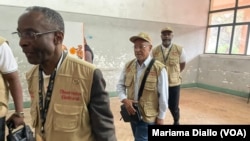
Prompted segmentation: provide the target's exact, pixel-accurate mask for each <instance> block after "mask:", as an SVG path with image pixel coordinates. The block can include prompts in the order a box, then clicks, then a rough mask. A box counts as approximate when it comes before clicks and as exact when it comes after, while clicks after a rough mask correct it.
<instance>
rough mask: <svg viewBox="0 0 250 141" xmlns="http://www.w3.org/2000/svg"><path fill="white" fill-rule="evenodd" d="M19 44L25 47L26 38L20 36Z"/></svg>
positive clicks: (27, 42)
mask: <svg viewBox="0 0 250 141" xmlns="http://www.w3.org/2000/svg"><path fill="white" fill-rule="evenodd" d="M19 45H20V47H22V48H24V47H27V46H28V45H29V41H28V40H27V39H25V38H22V37H20V39H19Z"/></svg>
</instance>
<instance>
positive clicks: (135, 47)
mask: <svg viewBox="0 0 250 141" xmlns="http://www.w3.org/2000/svg"><path fill="white" fill-rule="evenodd" d="M148 46H149V45H141V46H133V47H134V49H138V48H139V49H143V48H146V47H148Z"/></svg>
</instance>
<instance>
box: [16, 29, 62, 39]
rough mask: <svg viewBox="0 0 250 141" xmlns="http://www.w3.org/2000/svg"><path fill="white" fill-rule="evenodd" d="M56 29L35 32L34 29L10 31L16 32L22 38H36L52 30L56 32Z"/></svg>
mask: <svg viewBox="0 0 250 141" xmlns="http://www.w3.org/2000/svg"><path fill="white" fill-rule="evenodd" d="M57 31H58V30H51V31H47V32H42V33H36V32H34V31H25V32H22V33H21V32H12V34H17V35H18V36H19V38H24V39H35V40H36V39H37V38H38V37H39V36H41V35H44V34H49V33H53V32H57Z"/></svg>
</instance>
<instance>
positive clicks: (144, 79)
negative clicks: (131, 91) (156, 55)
mask: <svg viewBox="0 0 250 141" xmlns="http://www.w3.org/2000/svg"><path fill="white" fill-rule="evenodd" d="M154 62H155V59H152V60H151V61H150V63H149V65H148V67H147V69H146V71H145V73H144V76H143V79H142V81H141V86H140V89H139V92H138V101H139V100H140V98H141V96H142V91H143V89H144V85H145V82H146V79H147V76H148V74H149V72H150V69H151V67H152V66H153V64H154Z"/></svg>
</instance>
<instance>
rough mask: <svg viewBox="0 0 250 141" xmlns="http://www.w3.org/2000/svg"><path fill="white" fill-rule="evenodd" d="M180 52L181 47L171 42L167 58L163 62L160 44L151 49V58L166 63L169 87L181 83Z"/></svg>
mask: <svg viewBox="0 0 250 141" xmlns="http://www.w3.org/2000/svg"><path fill="white" fill-rule="evenodd" d="M181 53H182V47H180V46H178V45H176V44H173V45H172V47H171V50H170V52H169V56H168V59H167V60H166V62H165V61H164V58H163V54H162V50H161V45H158V46H157V47H155V48H154V49H153V51H152V54H153V58H155V59H156V60H159V61H160V62H162V63H163V64H165V65H166V67H167V72H168V80H169V86H170V87H171V86H177V85H180V84H181V71H180V56H181ZM165 57H166V56H165Z"/></svg>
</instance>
